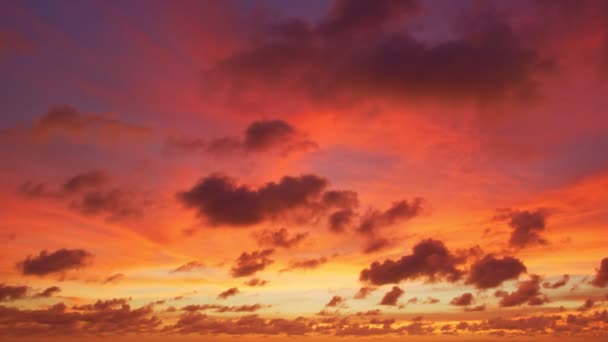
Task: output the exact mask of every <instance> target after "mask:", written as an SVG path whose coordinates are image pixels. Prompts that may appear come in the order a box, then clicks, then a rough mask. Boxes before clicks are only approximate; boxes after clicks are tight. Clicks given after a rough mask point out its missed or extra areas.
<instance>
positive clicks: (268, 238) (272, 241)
mask: <svg viewBox="0 0 608 342" xmlns="http://www.w3.org/2000/svg"><path fill="white" fill-rule="evenodd" d="M254 237H255V239H256V240H257V242H258V244H260V245H262V246H270V247H282V248H287V249H289V248H292V247H296V246H297V245H298V244H299V243H300V242H302V241H303V240H304V239H306V237H308V233H297V234H295V235H292V236H290V235H289V232H288V231H287V229H285V228H281V229H279V230H276V231H271V230H264V231H262V232H260V233H259V234H256V235H255V236H254Z"/></svg>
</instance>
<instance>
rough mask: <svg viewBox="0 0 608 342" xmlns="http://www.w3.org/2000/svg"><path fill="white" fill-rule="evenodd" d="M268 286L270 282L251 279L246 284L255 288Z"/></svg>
mask: <svg viewBox="0 0 608 342" xmlns="http://www.w3.org/2000/svg"><path fill="white" fill-rule="evenodd" d="M266 284H268V281H266V280H264V279H260V278H251V279H249V280H247V281H246V282H245V285H247V286H251V287H255V286H264V285H266Z"/></svg>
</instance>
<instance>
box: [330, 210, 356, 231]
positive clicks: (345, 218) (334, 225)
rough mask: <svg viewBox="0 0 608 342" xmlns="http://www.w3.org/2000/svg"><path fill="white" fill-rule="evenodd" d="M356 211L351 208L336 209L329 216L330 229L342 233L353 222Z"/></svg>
mask: <svg viewBox="0 0 608 342" xmlns="http://www.w3.org/2000/svg"><path fill="white" fill-rule="evenodd" d="M354 217H355V212H354V211H352V210H351V209H341V210H337V211H334V212H333V213H331V214H330V215H329V217H328V223H329V230H331V231H332V232H334V233H342V232H344V231H345V230H346V229H347V228H348V227H350V226H351V225H352V223H353V218H354Z"/></svg>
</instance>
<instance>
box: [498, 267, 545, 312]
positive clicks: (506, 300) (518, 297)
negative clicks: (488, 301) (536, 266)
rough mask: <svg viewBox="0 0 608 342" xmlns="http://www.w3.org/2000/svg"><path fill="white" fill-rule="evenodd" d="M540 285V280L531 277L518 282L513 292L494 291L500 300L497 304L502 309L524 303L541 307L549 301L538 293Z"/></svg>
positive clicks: (535, 276)
mask: <svg viewBox="0 0 608 342" xmlns="http://www.w3.org/2000/svg"><path fill="white" fill-rule="evenodd" d="M540 284H541V278H540V277H539V276H537V275H531V276H530V279H529V280H526V281H522V282H520V283H519V286H518V287H517V290H515V291H514V292H511V293H507V292H505V291H496V296H497V297H500V298H501V299H500V302H499V303H498V304H499V305H500V306H502V307H510V306H518V305H522V304H524V303H528V305H542V304H544V303H546V302H548V301H549V300H548V299H547V296H545V295H544V294H542V293H541V292H540Z"/></svg>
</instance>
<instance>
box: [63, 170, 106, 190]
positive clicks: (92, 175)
mask: <svg viewBox="0 0 608 342" xmlns="http://www.w3.org/2000/svg"><path fill="white" fill-rule="evenodd" d="M107 181H108V175H107V174H106V173H105V172H103V171H101V170H93V171H88V172H83V173H81V174H77V175H75V176H73V177H70V178H69V179H68V180H66V181H65V183H63V191H64V192H65V193H68V194H71V193H75V192H79V191H81V190H83V189H87V188H98V187H100V186H102V185H104V184H105V183H106V182H107Z"/></svg>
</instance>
